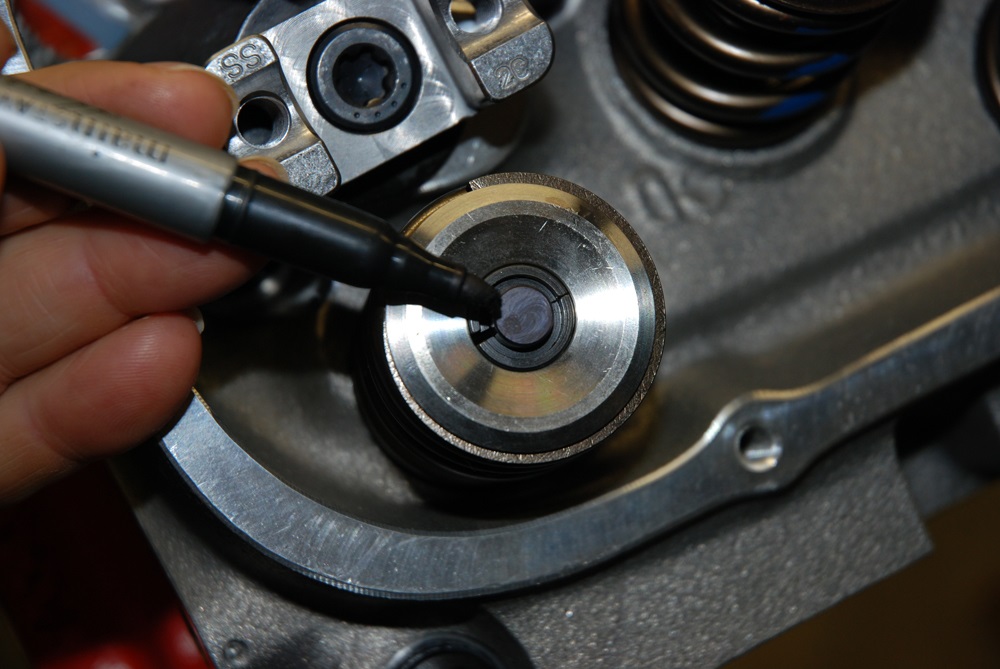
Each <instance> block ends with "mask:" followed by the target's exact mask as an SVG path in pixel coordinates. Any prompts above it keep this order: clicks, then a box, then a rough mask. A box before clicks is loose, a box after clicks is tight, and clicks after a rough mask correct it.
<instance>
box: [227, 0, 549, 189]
mask: <svg viewBox="0 0 1000 669" xmlns="http://www.w3.org/2000/svg"><path fill="white" fill-rule="evenodd" d="M269 4H273V3H269ZM474 4H475V5H476V6H481V7H482V10H481V14H482V16H481V17H480V18H481V19H483V20H482V21H481V22H480V23H473V24H472V25H467V24H464V23H463V24H462V25H460V24H459V22H457V21H456V19H455V17H454V16H453V15H452V11H451V3H450V2H447V1H442V2H438V1H437V0H435V2H433V3H429V2H426V1H425V0H371V1H370V0H328V1H327V2H320V3H314V4H313V5H312V6H310V7H308V8H307V9H305V10H304V11H301V12H299V13H297V14H295V15H293V16H291V17H288V18H285V19H284V20H282V21H281V22H280V23H278V24H276V25H272V26H270V27H269V28H267V29H266V30H263V31H262V32H261V33H260V34H257V35H246V36H245V37H244V39H243V40H242V41H240V42H238V43H237V44H234V45H233V46H231V47H229V48H227V49H225V50H224V51H222V52H220V53H219V54H217V55H216V56H213V58H212V59H211V61H210V63H209V69H210V70H212V71H213V72H216V73H217V74H220V76H222V77H223V78H224V79H226V80H227V81H229V82H230V83H232V84H233V85H234V87H236V88H237V92H238V93H239V94H240V96H241V98H242V100H243V106H242V107H241V111H240V113H239V114H238V115H237V118H236V119H235V126H236V129H237V133H236V136H235V137H234V138H233V141H232V143H231V145H230V149H231V151H232V152H234V153H236V155H239V156H250V155H264V156H269V157H272V158H276V159H278V160H279V161H280V162H282V163H283V164H284V163H285V161H286V160H289V157H290V156H297V155H299V154H300V153H304V152H306V153H308V157H309V161H307V162H308V169H289V176H290V178H291V181H292V183H293V184H295V185H297V186H301V187H304V188H307V189H308V190H311V191H313V192H316V193H320V194H326V193H328V192H330V191H332V190H334V189H335V188H337V187H339V186H340V185H341V184H343V183H346V182H348V181H351V180H353V179H355V178H357V177H359V176H361V175H363V174H366V173H368V172H370V171H371V170H374V169H376V168H377V167H380V166H381V165H383V164H385V163H387V162H389V161H390V160H392V159H393V158H395V157H397V156H399V155H400V154H402V153H405V152H406V151H409V150H411V149H414V148H416V147H417V146H420V145H421V144H423V143H425V142H427V141H428V140H430V139H431V138H433V137H435V136H437V135H439V134H440V133H442V132H444V131H445V130H448V129H449V128H452V127H454V126H456V125H458V124H459V123H460V122H462V121H464V120H466V119H469V118H471V117H473V116H475V114H476V112H477V111H478V109H479V107H481V106H483V105H485V104H488V103H492V102H497V101H501V100H503V99H505V98H507V97H509V96H511V95H513V94H514V93H517V92H518V91H520V90H522V89H524V88H525V87H527V86H529V85H531V84H533V83H535V82H536V81H538V80H539V79H540V78H541V77H542V76H543V75H544V74H545V72H546V71H548V68H549V65H550V64H551V62H552V55H553V42H552V35H551V32H550V31H549V28H548V26H547V25H546V24H545V22H544V21H542V20H541V19H540V18H538V17H537V16H536V15H535V14H534V13H533V12H532V11H531V9H530V8H529V7H528V5H527V4H526V3H525V2H523V0H478V2H477V3H474ZM261 5H262V6H263V5H265V3H261ZM278 10H280V11H278ZM288 11H289V10H288V7H285V6H281V7H276V9H275V12H276V13H274V16H275V17H279V18H280V17H284V16H286V15H287V12H288ZM267 16H268V13H267V12H261V11H260V8H258V9H257V10H255V11H254V17H255V18H256V22H255V23H254V25H258V24H259V23H260V21H265V20H266V18H267ZM265 22H266V21H265ZM463 26H464V27H463ZM247 105H249V108H247ZM241 119H242V126H243V129H242V130H241ZM317 149H322V150H324V151H325V153H324V154H320V153H319V152H318V150H317ZM286 168H288V165H286Z"/></svg>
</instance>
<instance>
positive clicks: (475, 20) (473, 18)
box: [449, 0, 503, 34]
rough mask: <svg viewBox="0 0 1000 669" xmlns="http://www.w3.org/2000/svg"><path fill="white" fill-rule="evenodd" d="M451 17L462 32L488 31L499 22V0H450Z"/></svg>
mask: <svg viewBox="0 0 1000 669" xmlns="http://www.w3.org/2000/svg"><path fill="white" fill-rule="evenodd" d="M449 9H450V11H451V18H452V19H453V20H454V21H455V24H456V25H457V26H458V29H459V30H461V31H462V32H464V33H477V34H483V33H488V32H490V31H491V30H493V29H494V28H496V27H497V24H498V23H500V15H501V14H502V12H503V9H502V7H501V6H500V0H451V5H450V6H449Z"/></svg>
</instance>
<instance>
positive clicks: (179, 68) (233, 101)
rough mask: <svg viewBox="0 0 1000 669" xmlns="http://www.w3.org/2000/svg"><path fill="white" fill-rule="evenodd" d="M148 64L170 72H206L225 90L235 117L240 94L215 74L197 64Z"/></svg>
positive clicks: (238, 107) (238, 106)
mask: <svg viewBox="0 0 1000 669" xmlns="http://www.w3.org/2000/svg"><path fill="white" fill-rule="evenodd" d="M149 64H150V65H151V66H153V67H158V68H160V69H161V70H169V71H171V72H201V73H202V74H207V75H208V76H210V77H212V80H213V81H216V82H218V83H219V85H220V86H221V87H222V89H223V90H224V91H226V95H227V96H229V104H230V106H231V107H232V109H233V113H232V116H234V117H235V116H236V112H237V111H239V109H240V96H238V95H237V94H236V91H234V90H233V87H232V86H230V85H229V84H227V83H226V82H225V81H223V80H222V79H221V78H219V77H217V76H216V75H214V74H212V73H211V72H209V71H208V70H206V69H205V68H203V67H199V66H197V65H192V64H191V63H181V62H172V61H170V62H161V63H149Z"/></svg>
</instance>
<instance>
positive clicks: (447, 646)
mask: <svg viewBox="0 0 1000 669" xmlns="http://www.w3.org/2000/svg"><path fill="white" fill-rule="evenodd" d="M390 666H391V668H392V669H503V664H502V663H501V662H500V660H499V659H498V658H497V656H496V655H495V654H494V653H493V652H492V651H491V650H489V649H487V648H486V647H485V646H482V645H480V644H479V643H477V642H475V641H473V640H472V639H469V638H466V637H464V636H458V635H442V636H441V637H437V638H430V639H425V640H423V641H421V642H419V643H417V644H416V645H415V646H413V647H411V648H408V649H406V650H404V651H401V652H400V653H399V654H398V655H397V656H396V657H395V658H394V659H393V661H392V663H391V665H390Z"/></svg>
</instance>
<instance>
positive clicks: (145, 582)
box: [0, 466, 211, 669]
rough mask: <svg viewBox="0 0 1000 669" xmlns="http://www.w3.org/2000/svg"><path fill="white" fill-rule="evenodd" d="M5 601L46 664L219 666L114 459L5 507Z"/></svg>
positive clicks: (50, 667)
mask: <svg viewBox="0 0 1000 669" xmlns="http://www.w3.org/2000/svg"><path fill="white" fill-rule="evenodd" d="M0 607H2V608H3V609H4V610H5V611H6V612H7V615H8V617H9V618H10V620H11V623H12V625H13V627H14V632H15V634H16V636H17V637H18V639H19V640H20V642H21V645H22V646H23V647H24V650H25V653H26V654H27V656H28V658H29V660H30V661H31V664H32V667H35V668H36V669H109V668H111V667H113V668H114V669H209V668H210V666H211V665H210V664H209V663H208V662H207V661H206V660H205V659H204V657H203V655H202V653H201V650H200V648H199V645H198V643H197V641H196V640H195V638H194V637H193V636H192V634H191V632H190V631H189V628H188V626H187V623H186V619H185V616H184V612H183V609H182V607H181V605H180V602H179V601H178V599H177V596H176V594H175V593H174V591H173V589H172V588H171V586H170V584H169V582H168V581H167V578H166V575H165V574H164V573H163V570H162V569H161V567H160V565H159V563H158V562H157V561H156V558H155V557H154V555H153V552H152V550H151V549H150V547H149V545H148V543H147V542H146V540H145V537H144V536H143V535H142V532H141V530H140V529H139V527H138V525H137V523H136V521H135V518H134V517H133V516H132V513H131V511H130V510H129V508H128V506H127V504H126V503H125V500H124V498H123V497H122V495H121V493H120V492H119V490H118V489H117V487H116V485H115V483H114V481H113V480H112V478H111V476H110V474H109V473H108V472H107V470H106V468H105V467H104V466H93V467H90V468H88V469H87V470H85V471H83V472H81V473H79V474H77V475H75V476H72V477H70V478H68V479H66V480H64V481H62V482H60V483H57V484H56V485H54V486H51V487H50V488H48V489H46V490H43V491H42V492H40V493H38V494H36V495H34V496H32V497H30V498H28V499H27V500H25V501H23V502H21V503H20V504H18V505H15V506H13V507H11V508H8V509H3V510H0ZM2 659H3V658H0V661H2ZM0 664H2V662H0Z"/></svg>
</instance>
